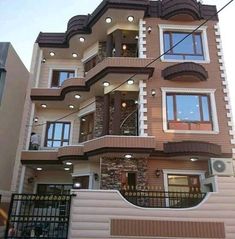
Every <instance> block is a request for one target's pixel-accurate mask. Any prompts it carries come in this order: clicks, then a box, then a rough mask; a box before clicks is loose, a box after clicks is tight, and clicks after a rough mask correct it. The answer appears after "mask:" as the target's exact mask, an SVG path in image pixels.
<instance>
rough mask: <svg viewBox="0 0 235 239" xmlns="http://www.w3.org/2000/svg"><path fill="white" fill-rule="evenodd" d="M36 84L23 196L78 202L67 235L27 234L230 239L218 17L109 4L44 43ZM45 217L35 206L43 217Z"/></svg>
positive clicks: (154, 4)
mask: <svg viewBox="0 0 235 239" xmlns="http://www.w3.org/2000/svg"><path fill="white" fill-rule="evenodd" d="M207 19H209V20H208V21H206V20H207ZM31 81H32V84H33V85H32V89H31V92H30V98H31V101H30V102H29V104H30V113H29V115H28V120H27V122H26V124H27V126H26V130H25V133H26V134H25V135H26V136H25V137H26V140H25V145H24V149H23V151H22V154H21V158H20V161H21V163H22V170H21V177H20V179H19V182H18V185H19V188H20V191H19V192H20V193H35V194H37V195H42V194H48V195H51V196H52V197H53V195H64V194H68V193H69V192H70V190H71V189H72V188H73V189H72V192H73V193H74V194H75V195H77V196H74V197H73V198H72V204H71V207H72V208H71V215H70V227H69V228H68V224H64V225H63V226H61V225H59V223H58V221H57V222H53V223H54V224H53V225H54V226H51V225H50V223H47V224H45V223H44V224H43V223H41V224H40V225H37V224H34V225H31V224H30V222H27V226H28V228H29V229H28V233H30V234H32V233H36V234H37V233H38V234H37V235H44V238H47V236H49V235H50V236H58V235H62V234H60V233H59V232H60V230H61V227H62V229H63V230H65V231H67V229H68V231H69V238H111V237H113V236H114V237H115V238H121V237H125V238H129V237H132V236H134V237H139V238H143V237H150V238H163V237H164V238H193V237H194V238H234V236H235V214H234V211H235V208H234V205H232V201H233V200H234V197H235V195H234V193H233V192H232V190H233V189H234V187H235V186H234V185H235V184H234V183H235V180H234V177H233V176H234V171H233V144H234V142H235V141H234V138H233V136H234V132H233V128H232V126H233V124H232V114H231V107H230V103H229V92H228V85H227V80H226V73H225V68H224V63H223V54H222V47H221V39H220V33H219V26H218V16H217V10H216V7H215V6H209V5H203V4H201V3H199V2H197V1H196V0H188V1H181V0H172V1H169V0H162V1H148V0H142V1H132V0H123V1H116V0H107V1H103V2H102V3H101V4H100V5H99V6H98V7H97V9H96V10H95V11H94V12H93V13H92V14H91V15H78V16H75V17H73V18H71V19H70V20H69V22H68V26H67V30H66V32H64V33H40V34H39V36H38V38H37V40H36V43H35V47H34V54H33V59H32V66H31ZM32 133H35V134H33V135H34V138H35V135H36V137H37V139H38V142H36V144H38V145H36V147H33V146H32V144H33V145H34V146H35V141H34V142H33V141H32V136H31V135H32ZM30 142H31V144H30ZM17 200H18V203H19V200H20V199H19V198H18V199H15V201H17ZM25 200H26V199H25ZM23 201H24V199H23ZM26 201H27V200H26ZM17 205H18V206H16V207H15V213H16V215H18V214H17V213H19V210H20V209H19V207H20V206H22V204H21V205H20V206H19V204H17ZM48 205H49V206H47V207H45V205H44V206H41V207H40V204H39V203H38V204H37V206H35V207H36V208H37V210H38V211H37V212H39V211H40V210H41V213H42V215H41V217H42V216H43V215H44V214H43V212H44V211H45V210H46V209H45V208H48V207H50V210H51V213H52V214H53V208H54V207H55V205H54V204H53V203H48ZM22 207H23V206H22ZM38 208H40V209H38ZM57 209H58V208H57ZM17 210H18V211H17ZM58 210H59V211H57V212H58V213H59V214H58V215H57V216H59V215H60V216H61V215H62V214H63V213H64V211H63V210H62V209H58ZM66 210H68V211H69V209H68V208H67V209H66ZM55 211H56V210H55ZM31 212H32V211H31ZM232 212H233V213H232ZM36 214H37V213H36V212H35V209H33V216H36ZM39 214H40V213H39ZM55 214H56V212H55ZM30 215H31V214H30ZM37 215H38V214H37ZM63 215H64V214H63ZM44 216H45V215H44ZM39 217H40V215H39ZM40 220H41V221H42V220H43V219H40ZM11 223H13V221H12V220H11ZM13 224H14V223H13ZM22 225H24V224H20V223H18V224H17V225H16V226H15V227H17V228H16V231H17V233H19V234H18V235H19V236H20V235H21V236H22V231H23V229H22V228H23V226H22ZM51 227H53V235H52V234H50V233H52V232H51V230H52V228H51ZM45 228H46V229H45ZM25 233H26V234H27V232H25ZM26 234H25V235H26ZM33 235H35V234H33ZM66 237H67V235H66V234H63V238H66ZM50 238H51V237H50Z"/></svg>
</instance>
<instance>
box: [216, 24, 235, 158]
mask: <svg viewBox="0 0 235 239" xmlns="http://www.w3.org/2000/svg"><path fill="white" fill-rule="evenodd" d="M214 29H215V35H216V44H217V49H218V52H217V55H218V58H219V63H220V65H221V66H220V71H221V81H222V85H223V92H224V95H225V96H224V100H225V102H226V106H225V107H226V109H227V118H228V126H229V127H231V130H229V134H230V135H231V144H233V145H235V131H234V125H233V115H232V107H231V103H230V94H229V88H228V81H227V75H226V69H225V64H224V55H223V48H222V41H221V37H220V29H219V24H218V23H217V24H216V25H214ZM232 153H233V158H235V148H234V149H233V150H232Z"/></svg>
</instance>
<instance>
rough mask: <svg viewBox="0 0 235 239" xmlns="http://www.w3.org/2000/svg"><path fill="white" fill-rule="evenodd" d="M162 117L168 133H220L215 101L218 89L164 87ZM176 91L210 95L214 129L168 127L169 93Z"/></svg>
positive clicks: (164, 127)
mask: <svg viewBox="0 0 235 239" xmlns="http://www.w3.org/2000/svg"><path fill="white" fill-rule="evenodd" d="M161 91H162V117H163V131H164V132H166V133H182V134H186V133H187V134H218V133H219V124H218V116H217V110H216V102H215V91H216V89H199V88H195V89H194V88H166V87H162V88H161ZM168 93H175V94H196V95H202V94H203V95H205V94H207V95H208V96H209V101H210V102H209V104H210V105H209V109H210V115H211V122H212V130H209V131H205V130H176V129H168V121H167V94H168Z"/></svg>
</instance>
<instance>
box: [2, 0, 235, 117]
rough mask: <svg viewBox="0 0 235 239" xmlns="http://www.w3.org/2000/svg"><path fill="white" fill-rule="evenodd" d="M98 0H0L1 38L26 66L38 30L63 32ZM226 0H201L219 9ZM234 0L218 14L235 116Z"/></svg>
mask: <svg viewBox="0 0 235 239" xmlns="http://www.w3.org/2000/svg"><path fill="white" fill-rule="evenodd" d="M100 2H101V0H0V42H6V41H7V42H11V43H12V45H13V46H14V48H15V50H16V51H17V53H18V55H19V56H20V58H21V59H22V61H23V62H24V64H25V66H26V67H27V68H28V69H29V68H30V62H31V56H32V51H33V44H34V42H35V40H36V38H37V36H38V33H39V32H40V31H42V32H64V31H66V28H67V22H68V20H69V19H70V18H71V17H72V16H75V15H79V14H88V13H92V12H93V10H94V9H95V8H96V7H97V6H98V4H99V3H100ZM227 2H229V0H204V1H203V3H204V4H212V5H217V9H220V8H221V7H222V6H223V5H225V4H226V3H227ZM233 14H235V1H234V2H232V3H231V4H230V5H229V6H228V7H227V8H226V9H225V10H223V11H222V12H221V13H220V15H219V18H220V30H221V35H222V43H223V51H224V58H225V66H226V70H227V76H228V81H229V88H230V95H231V102H232V106H233V112H234V113H233V114H234V116H235V95H233V94H235V79H234V78H235V63H234V55H235V44H234V41H235V32H234V29H235V28H234V22H235V21H234V18H233Z"/></svg>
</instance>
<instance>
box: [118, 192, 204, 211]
mask: <svg viewBox="0 0 235 239" xmlns="http://www.w3.org/2000/svg"><path fill="white" fill-rule="evenodd" d="M120 192H121V194H122V196H123V197H124V198H125V199H126V200H127V201H129V202H130V203H132V204H134V205H136V206H139V207H145V208H190V207H194V206H196V205H198V204H199V203H200V202H202V200H203V199H204V198H205V196H206V193H200V192H165V191H137V190H121V191H120Z"/></svg>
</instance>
